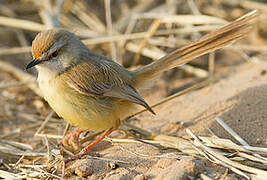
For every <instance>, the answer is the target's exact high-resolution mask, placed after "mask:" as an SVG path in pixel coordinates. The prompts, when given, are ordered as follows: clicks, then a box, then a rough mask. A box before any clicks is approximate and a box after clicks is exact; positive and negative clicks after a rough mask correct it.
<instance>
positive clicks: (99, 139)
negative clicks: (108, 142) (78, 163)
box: [65, 128, 113, 163]
mask: <svg viewBox="0 0 267 180" xmlns="http://www.w3.org/2000/svg"><path fill="white" fill-rule="evenodd" d="M112 131H113V128H110V129H109V130H107V131H106V132H104V133H103V134H102V135H101V136H100V137H99V138H97V139H96V140H94V141H93V142H91V144H89V145H88V146H86V147H84V148H83V149H82V150H81V151H80V152H79V154H77V155H75V156H73V157H70V158H69V159H67V160H66V161H65V162H66V163H67V162H69V161H72V160H75V159H80V158H82V157H83V156H84V155H86V154H88V152H89V150H90V149H91V148H92V147H94V146H95V145H96V144H98V143H99V142H100V141H102V140H103V139H104V138H105V137H106V136H108V135H110V134H111V133H112Z"/></svg>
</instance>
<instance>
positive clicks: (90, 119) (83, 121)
mask: <svg viewBox="0 0 267 180" xmlns="http://www.w3.org/2000/svg"><path fill="white" fill-rule="evenodd" d="M46 77H47V76H46ZM47 79H48V78H46V79H45V80H44V79H42V74H41V73H40V71H39V75H38V82H39V87H40V89H41V91H42V93H43V96H44V98H45V100H46V101H47V102H48V103H49V105H50V106H51V107H52V109H53V110H54V111H55V112H56V113H57V114H58V115H59V116H60V117H62V118H63V119H65V120H66V121H68V122H69V123H70V124H72V125H74V126H78V127H80V128H83V129H89V130H95V131H100V130H106V129H109V128H111V127H113V128H117V127H118V126H119V125H120V119H121V118H123V117H125V116H126V115H127V114H128V112H131V111H129V109H131V107H133V104H132V103H129V102H126V101H118V99H116V100H115V99H112V98H109V97H94V96H87V95H83V94H80V93H79V92H77V91H75V90H74V89H72V88H70V87H69V86H68V85H67V84H65V83H64V81H63V80H61V79H59V78H56V77H54V78H52V77H51V78H50V80H47Z"/></svg>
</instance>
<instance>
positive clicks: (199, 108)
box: [0, 61, 267, 180]
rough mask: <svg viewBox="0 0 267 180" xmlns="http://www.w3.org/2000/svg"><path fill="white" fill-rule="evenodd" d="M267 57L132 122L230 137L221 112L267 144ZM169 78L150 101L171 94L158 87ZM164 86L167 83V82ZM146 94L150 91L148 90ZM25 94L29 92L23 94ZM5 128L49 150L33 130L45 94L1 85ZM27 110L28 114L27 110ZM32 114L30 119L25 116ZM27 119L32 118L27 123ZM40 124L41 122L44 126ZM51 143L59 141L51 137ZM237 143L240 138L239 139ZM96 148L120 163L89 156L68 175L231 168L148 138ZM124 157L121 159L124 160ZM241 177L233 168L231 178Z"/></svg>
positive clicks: (180, 175) (138, 175)
mask: <svg viewBox="0 0 267 180" xmlns="http://www.w3.org/2000/svg"><path fill="white" fill-rule="evenodd" d="M266 69H267V62H263V61H260V62H246V63H243V64H241V65H239V66H235V67H233V68H231V70H230V71H229V73H228V74H227V76H225V77H224V78H222V79H220V80H219V81H218V82H217V83H215V84H211V85H209V86H207V87H205V88H202V89H200V90H196V91H193V92H191V93H188V94H186V95H183V96H180V97H178V98H176V99H174V100H172V101H170V102H167V103H165V104H163V105H160V106H159V107H156V108H155V109H154V110H155V111H156V113H157V115H156V116H153V115H150V114H149V113H143V114H141V115H139V116H138V119H139V120H138V121H133V122H132V123H133V124H135V125H136V126H139V127H141V128H143V129H146V130H148V131H151V132H155V133H161V134H166V135H172V136H184V137H186V136H187V135H186V133H185V129H186V128H189V129H191V130H192V131H193V132H194V133H195V134H197V135H210V132H209V131H208V129H210V130H211V131H212V132H213V133H214V134H215V135H217V136H219V137H221V138H230V139H231V140H233V141H235V140H234V139H233V138H232V137H231V136H230V135H229V134H228V133H227V132H225V131H224V130H223V128H222V127H220V126H219V125H218V124H217V123H216V122H215V117H216V116H219V117H221V118H222V119H223V120H224V121H225V122H226V123H227V124H228V125H229V126H230V127H232V128H233V129H234V131H235V132H237V133H238V134H239V135H240V136H241V137H242V138H244V139H245V140H246V141H247V142H248V143H249V144H250V145H253V146H261V147H267V121H266V118H267V111H266V108H267V96H266V95H265V94H266V92H267V74H266V71H265V70H266ZM1 74H3V75H5V76H2V77H5V81H13V80H14V79H13V77H12V76H11V75H7V74H5V73H3V72H1ZM164 83H166V81H163V80H159V81H157V83H156V84H155V85H154V86H153V87H152V91H151V92H152V93H150V95H149V96H147V97H146V99H147V100H148V102H149V103H150V104H153V102H157V101H158V99H160V98H162V97H163V96H164V95H165V94H164V93H165V91H164V90H163V89H161V90H159V91H157V89H158V87H160V86H162V85H164ZM163 87H164V86H163ZM145 94H146V93H145ZM21 95H23V96H22V97H21ZM0 97H1V105H2V106H3V108H2V109H1V116H0V122H1V124H2V125H1V127H0V133H1V134H5V133H7V132H10V131H12V130H14V129H15V128H18V127H23V128H24V129H23V131H22V132H21V133H19V134H18V135H17V136H15V137H13V139H17V140H19V141H22V142H24V143H29V139H30V140H31V145H32V146H33V147H34V150H35V151H42V152H43V151H45V147H44V145H43V140H42V139H40V138H34V137H33V133H34V132H35V131H36V130H37V128H38V127H39V126H40V123H41V122H42V121H40V120H39V119H38V118H37V117H38V114H41V116H43V115H45V114H47V113H48V112H49V107H48V105H47V104H46V103H45V102H44V101H43V100H41V98H39V97H37V96H34V95H33V94H32V92H31V91H30V90H28V89H27V88H26V87H24V86H22V87H15V88H10V89H7V90H1V96H0ZM36 111H37V116H36V118H37V120H35V121H34V122H35V123H37V125H36V126H35V127H31V126H33V125H32V122H33V120H32V121H31V120H29V119H27V118H25V116H23V113H24V114H25V113H32V114H36ZM22 112H23V113H22ZM25 119H26V121H25ZM25 122H26V123H25ZM38 123H39V125H38ZM58 123H59V124H58V125H57V126H58V129H59V132H58V133H62V131H63V129H64V124H65V123H63V122H62V121H61V120H60V121H59V120H58ZM111 136H112V137H116V138H117V137H118V138H125V135H124V134H123V133H122V132H121V131H116V132H114V133H113V134H112V135H111ZM49 142H50V143H51V147H55V146H54V145H56V142H55V141H53V140H49ZM235 142H236V141H235ZM93 151H96V152H98V153H99V154H100V157H101V158H107V159H113V160H116V162H115V161H114V162H111V161H105V160H96V159H83V160H78V161H75V162H73V163H71V165H70V164H68V166H67V168H66V174H69V175H70V176H67V177H66V178H69V179H73V178H74V176H79V177H86V178H89V179H136V180H142V179H163V178H165V179H188V178H190V177H191V178H192V179H194V178H196V177H199V175H200V174H206V175H208V176H209V177H211V178H219V177H221V175H222V174H224V172H225V171H226V169H225V168H224V167H221V166H218V165H216V164H213V163H211V162H208V161H207V160H205V159H204V158H196V157H190V156H187V155H183V154H181V153H180V152H177V151H176V150H171V149H159V148H157V147H154V146H152V145H149V144H143V143H112V144H111V143H110V142H108V141H103V142H101V143H100V144H98V145H97V146H96V147H95V148H94V149H93ZM0 159H2V160H3V161H4V162H16V161H17V160H18V158H17V157H6V156H5V155H1V154H0ZM118 161H121V162H118ZM240 178H241V177H240V176H238V175H236V174H234V173H233V172H231V171H230V172H228V173H227V175H226V179H240Z"/></svg>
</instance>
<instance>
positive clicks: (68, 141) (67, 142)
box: [60, 128, 84, 153]
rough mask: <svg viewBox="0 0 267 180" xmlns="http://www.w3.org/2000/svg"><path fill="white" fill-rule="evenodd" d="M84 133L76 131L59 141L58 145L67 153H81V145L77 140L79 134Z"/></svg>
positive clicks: (79, 130)
mask: <svg viewBox="0 0 267 180" xmlns="http://www.w3.org/2000/svg"><path fill="white" fill-rule="evenodd" d="M82 132H84V130H82V129H79V128H78V129H76V130H75V131H74V132H72V133H70V134H68V135H67V136H65V137H64V138H63V139H62V140H61V141H60V144H61V145H63V146H64V148H66V149H67V150H68V151H70V152H73V153H77V152H79V151H81V149H82V144H81V142H80V140H79V137H80V135H81V133H82Z"/></svg>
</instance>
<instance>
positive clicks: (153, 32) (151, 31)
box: [132, 19, 161, 66]
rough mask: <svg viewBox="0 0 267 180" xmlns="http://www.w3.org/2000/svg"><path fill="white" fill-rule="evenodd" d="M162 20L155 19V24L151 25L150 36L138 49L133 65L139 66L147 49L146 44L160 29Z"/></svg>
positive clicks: (148, 35)
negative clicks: (141, 56) (141, 55)
mask: <svg viewBox="0 0 267 180" xmlns="http://www.w3.org/2000/svg"><path fill="white" fill-rule="evenodd" d="M160 22H161V19H155V20H154V22H153V23H152V24H151V25H150V27H149V29H148V34H147V36H146V37H145V38H144V39H143V41H142V42H141V43H140V45H139V47H138V51H137V53H136V55H135V57H134V59H133V62H132V65H133V66H134V65H137V64H138V62H139V59H140V54H141V52H142V51H143V49H144V48H145V46H146V44H147V40H148V39H149V38H151V37H152V36H153V35H154V34H155V32H156V30H157V29H158V27H159V25H160Z"/></svg>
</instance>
